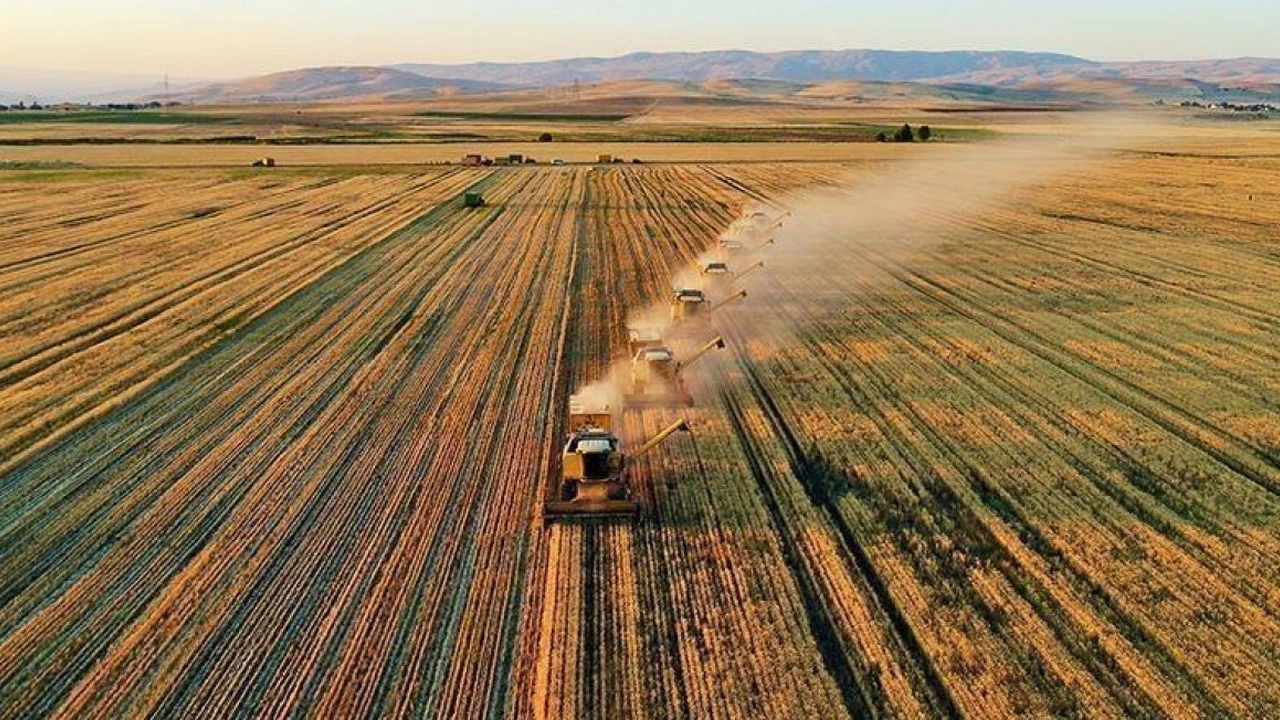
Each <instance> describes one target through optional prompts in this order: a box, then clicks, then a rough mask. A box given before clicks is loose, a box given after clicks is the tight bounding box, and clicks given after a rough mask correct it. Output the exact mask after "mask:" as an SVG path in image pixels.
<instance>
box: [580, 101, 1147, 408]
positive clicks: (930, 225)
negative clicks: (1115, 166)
mask: <svg viewBox="0 0 1280 720" xmlns="http://www.w3.org/2000/svg"><path fill="white" fill-rule="evenodd" d="M1152 131H1153V127H1152V124H1151V123H1150V122H1148V121H1146V120H1136V119H1134V118H1131V117H1120V116H1115V115H1092V116H1081V119H1080V120H1077V121H1074V122H1070V123H1066V124H1063V125H1060V126H1057V127H1055V128H1053V129H1052V131H1045V132H1040V133H1035V134H1032V133H1025V134H1023V135H1020V136H1015V137H1011V138H1009V139H1004V140H999V141H993V142H975V143H972V144H968V145H963V146H958V145H946V146H939V147H937V148H917V152H916V153H915V154H913V155H912V156H910V157H909V158H904V159H903V160H902V161H900V162H893V163H890V164H886V165H884V166H883V167H881V168H878V169H875V170H870V171H867V170H865V169H864V170H861V171H855V172H852V173H851V174H850V175H849V176H847V177H845V178H843V179H840V180H838V181H836V182H834V183H832V184H829V185H826V186H823V187H818V188H812V189H808V190H805V191H801V192H798V193H796V194H794V195H791V196H786V197H782V198H779V199H778V200H777V201H776V202H770V203H764V202H756V203H751V204H748V205H747V206H745V207H744V209H743V215H742V216H741V217H740V218H739V219H737V220H736V221H734V222H733V223H732V225H731V226H730V227H729V228H727V229H726V231H725V232H724V233H723V234H722V235H721V236H720V242H718V243H717V246H716V247H713V248H711V249H709V250H708V251H707V252H706V253H704V254H703V256H702V257H700V258H699V259H698V262H697V264H696V266H694V267H688V268H683V269H681V270H680V271H679V272H678V273H677V274H676V276H675V277H672V278H671V286H672V287H673V288H681V287H692V288H702V289H703V290H704V291H706V292H707V294H708V297H709V299H710V300H711V301H712V302H716V301H719V300H721V299H723V298H725V297H727V296H728V295H729V294H731V293H733V292H736V291H737V290H738V289H746V290H747V292H748V296H747V298H746V299H745V300H741V301H738V302H736V303H734V304H733V305H731V306H730V307H728V308H726V309H725V310H724V311H723V315H724V317H727V318H729V319H731V320H732V323H731V326H732V328H733V331H734V332H733V335H734V337H735V338H736V339H737V340H738V341H739V342H746V343H751V344H756V343H760V342H764V343H769V344H775V343H776V344H780V343H785V342H789V341H793V340H794V333H795V331H796V328H797V325H798V324H799V323H801V322H804V321H805V320H815V319H818V318H820V317H822V315H823V314H824V313H839V312H847V311H848V309H849V308H850V307H851V306H852V305H853V303H851V302H850V300H851V298H852V297H855V296H856V295H857V294H858V293H859V292H862V291H865V290H866V289H868V288H871V287H874V284H875V283H877V282H883V281H887V280H888V276H887V275H886V274H884V272H883V271H881V270H879V269H878V267H879V266H880V265H884V264H891V265H895V266H899V267H906V268H912V267H919V266H923V265H925V264H927V263H928V262H929V259H928V255H929V254H930V252H931V251H932V250H935V249H937V248H938V247H939V246H940V245H942V244H944V243H946V242H951V241H956V240H957V239H959V238H962V237H963V236H964V234H965V233H966V232H968V233H972V232H973V231H974V228H973V225H972V223H974V222H975V221H981V219H982V218H983V216H984V215H985V214H987V213H990V212H991V211H993V210H996V209H998V208H1000V207H1003V206H1007V205H1008V204H1009V203H1014V202H1018V201H1019V199H1020V198H1022V197H1023V196H1024V193H1025V194H1033V193H1034V191H1035V189H1036V188H1037V187H1043V186H1045V185H1047V184H1051V183H1053V182H1055V181H1057V180H1059V179H1061V178H1062V177H1063V176H1065V175H1067V174H1069V173H1073V172H1074V173H1078V172H1081V171H1085V170H1087V169H1088V167H1089V166H1090V165H1091V164H1094V163H1097V162H1099V161H1100V160H1103V159H1105V158H1107V157H1109V156H1111V155H1112V154H1113V151H1114V150H1115V149H1116V148H1120V147H1133V146H1136V145H1140V144H1141V143H1142V140H1143V138H1146V137H1151V136H1153V135H1156V134H1158V133H1153V132H1152ZM758 214H763V215H764V217H763V218H761V217H759V216H758ZM779 220H782V221H783V222H782V223H781V224H780V226H778V227H772V226H773V225H774V223H775V222H776V221H779ZM978 232H981V230H978ZM770 240H772V241H773V242H769V241H770ZM870 257H874V258H875V259H876V262H869V261H868V258H870ZM713 261H721V262H726V263H727V264H728V265H729V269H730V271H731V272H732V273H735V274H737V273H742V272H743V271H745V270H747V269H749V268H751V267H752V266H753V265H755V264H757V263H758V262H761V261H763V262H764V263H765V265H766V267H765V268H764V269H763V270H760V271H755V272H752V273H749V274H748V275H747V277H745V278H743V279H741V280H732V279H730V280H728V281H723V282H721V283H719V284H712V283H709V282H708V279H707V278H705V277H703V276H702V275H701V273H700V269H701V268H702V267H703V266H704V265H705V264H706V263H708V262H713ZM723 319H724V318H723V317H722V320H723ZM668 324H669V316H668V308H667V306H666V304H665V303H664V304H659V305H655V306H651V307H648V308H643V309H639V310H636V311H634V312H633V313H632V314H631V316H630V317H628V327H631V328H643V329H647V330H650V331H659V332H661V333H663V334H664V335H665V334H666V331H667V330H668ZM717 324H718V325H719V324H722V323H717ZM713 335H714V331H712V332H711V335H709V336H708V338H703V339H702V340H701V341H705V340H706V339H710V337H711V336H713ZM726 339H727V340H730V342H731V343H732V342H733V340H732V339H730V338H729V337H726ZM701 341H699V342H701ZM690 347H691V346H690V345H689V344H688V343H684V342H677V343H676V347H675V348H674V349H675V350H676V352H677V355H680V354H682V352H685V351H687V350H688V349H689V348H690ZM716 354H718V353H716ZM715 364H716V361H715V360H711V362H708V363H705V365H704V367H706V366H712V365H715ZM697 375H699V376H700V377H699V378H698V381H697V384H698V385H699V386H705V385H706V383H707V382H708V377H707V376H708V375H709V373H705V372H699V373H697ZM626 378H627V363H626V361H625V360H624V361H622V362H621V363H619V364H615V366H614V367H613V368H611V371H610V374H609V377H607V378H604V379H602V380H600V381H598V382H596V383H594V384H592V385H589V386H588V387H586V388H584V389H583V390H581V391H580V394H583V393H586V394H590V395H591V397H592V398H594V399H597V400H601V401H602V402H607V403H608V404H609V405H610V406H611V407H613V408H618V407H620V406H621V405H620V401H621V394H622V392H621V388H622V387H623V386H624V384H625V382H626Z"/></svg>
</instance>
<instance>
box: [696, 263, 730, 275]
mask: <svg viewBox="0 0 1280 720" xmlns="http://www.w3.org/2000/svg"><path fill="white" fill-rule="evenodd" d="M732 274H733V273H732V272H730V271H729V263H726V262H719V261H716V262H709V263H703V265H702V276H703V277H705V278H723V277H726V276H728V275H732Z"/></svg>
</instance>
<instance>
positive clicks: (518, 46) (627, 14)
mask: <svg viewBox="0 0 1280 720" xmlns="http://www.w3.org/2000/svg"><path fill="white" fill-rule="evenodd" d="M861 47H872V48H887V49H922V50H940V49H1023V50H1052V51H1060V52H1066V53H1072V54H1078V55H1083V56H1086V57H1090V58H1094V59H1100V60H1113V59H1114V60H1130V59H1199V58H1209V57H1235V56H1241V55H1265V56H1277V55H1280V0H1054V1H1053V2H1043V1H1042V0H1016V1H1015V0H967V1H965V0H902V1H898V2H895V0H874V1H871V2H864V1H863V0H755V1H749V0H747V1H737V2H734V1H731V0H626V1H623V0H527V1H523V2H522V1H521V0H454V1H453V2H443V1H440V0H363V1H361V2H356V1H355V0H202V1H197V0H0V66H11V67H12V66H20V67H31V68H50V69H67V70H97V71H103V72H113V73H141V74H147V75H152V76H154V75H157V74H162V73H165V72H168V73H170V74H172V75H174V76H194V77H228V76H239V75H249V74H255V73H260V72H267V71H274V70H283V69H289V68H296V67H303V66H310V65H335V64H380V63H391V62H468V61H474V60H498V61H502V60H540V59H549V58H556V57H569V56H579V55H619V54H623V53H626V52H631V51H634V50H707V49H726V48H741V49H749V50H786V49H802V48H804V49H807V48H861Z"/></svg>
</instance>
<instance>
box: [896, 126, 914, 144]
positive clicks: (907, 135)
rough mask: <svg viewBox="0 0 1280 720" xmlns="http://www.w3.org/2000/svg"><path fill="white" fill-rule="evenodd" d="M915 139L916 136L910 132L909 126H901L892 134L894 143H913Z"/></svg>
mask: <svg viewBox="0 0 1280 720" xmlns="http://www.w3.org/2000/svg"><path fill="white" fill-rule="evenodd" d="M915 139H916V134H915V133H914V132H913V131H912V130H911V126H910V125H903V126H902V127H900V128H898V132H896V133H894V134H893V141H894V142H915Z"/></svg>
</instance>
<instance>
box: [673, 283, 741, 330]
mask: <svg viewBox="0 0 1280 720" xmlns="http://www.w3.org/2000/svg"><path fill="white" fill-rule="evenodd" d="M746 296H747V291H746V290H739V291H738V292H736V293H734V294H732V295H730V296H729V297H727V298H725V299H724V300H721V301H720V302H718V303H712V302H711V300H710V299H709V298H708V297H707V294H706V293H704V292H703V291H701V290H699V289H697V288H680V289H678V290H676V292H675V296H674V297H672V299H671V324H672V325H673V326H674V327H675V328H676V329H678V330H683V329H685V328H690V327H702V328H706V327H710V326H711V314H712V313H715V312H717V311H719V310H721V309H722V308H724V307H725V306H727V305H729V304H730V303H733V302H735V301H737V300H741V299H742V298H745V297H746Z"/></svg>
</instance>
